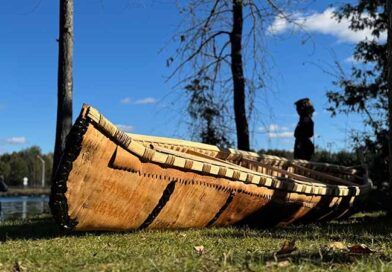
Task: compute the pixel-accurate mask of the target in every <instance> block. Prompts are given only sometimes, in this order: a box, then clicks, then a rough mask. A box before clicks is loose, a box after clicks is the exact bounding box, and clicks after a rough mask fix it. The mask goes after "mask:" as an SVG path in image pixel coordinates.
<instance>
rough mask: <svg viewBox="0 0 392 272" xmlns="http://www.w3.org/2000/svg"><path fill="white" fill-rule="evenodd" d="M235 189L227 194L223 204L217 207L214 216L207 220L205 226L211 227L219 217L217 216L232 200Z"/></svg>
mask: <svg viewBox="0 0 392 272" xmlns="http://www.w3.org/2000/svg"><path fill="white" fill-rule="evenodd" d="M236 193H237V192H236V191H232V192H231V193H230V195H229V197H228V198H227V199H226V202H225V204H223V206H222V207H221V208H220V209H219V211H218V212H217V213H216V214H215V216H214V217H213V218H212V219H211V220H210V222H208V224H207V226H206V227H211V226H212V225H213V224H214V223H215V222H216V220H218V219H219V217H220V216H221V215H222V213H223V212H224V211H225V210H226V209H227V207H229V205H230V203H231V202H232V201H233V198H234V196H235V195H236Z"/></svg>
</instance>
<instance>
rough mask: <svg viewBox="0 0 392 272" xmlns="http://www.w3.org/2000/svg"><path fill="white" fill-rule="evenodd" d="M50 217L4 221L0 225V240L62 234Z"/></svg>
mask: <svg viewBox="0 0 392 272" xmlns="http://www.w3.org/2000/svg"><path fill="white" fill-rule="evenodd" d="M66 234H67V233H66V232H64V231H62V230H60V228H59V227H58V226H57V225H56V223H55V222H54V221H53V219H52V218H50V217H46V218H32V219H26V220H18V221H6V222H4V223H3V224H2V225H0V241H2V242H5V241H6V240H20V239H23V240H36V239H50V238H55V237H59V236H64V235H66Z"/></svg>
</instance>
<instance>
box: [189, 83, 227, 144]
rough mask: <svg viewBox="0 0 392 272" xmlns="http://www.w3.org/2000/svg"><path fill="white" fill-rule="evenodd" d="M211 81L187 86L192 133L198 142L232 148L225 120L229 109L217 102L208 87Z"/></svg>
mask: <svg viewBox="0 0 392 272" xmlns="http://www.w3.org/2000/svg"><path fill="white" fill-rule="evenodd" d="M210 81H211V79H210V78H208V77H203V78H201V79H194V80H193V81H192V82H191V84H188V85H186V86H185V90H186V91H187V94H188V95H189V99H188V101H189V102H188V108H187V111H188V114H189V116H190V117H191V123H190V129H191V133H192V135H193V137H194V140H196V141H199V142H202V143H206V144H212V145H217V146H220V147H230V146H231V145H232V143H231V140H230V138H229V137H230V133H229V132H228V131H227V127H226V124H225V118H224V116H225V114H226V113H227V108H226V107H225V105H224V104H221V103H218V102H217V101H215V98H214V95H213V93H212V91H211V89H210V88H209V85H208V83H209V82H210Z"/></svg>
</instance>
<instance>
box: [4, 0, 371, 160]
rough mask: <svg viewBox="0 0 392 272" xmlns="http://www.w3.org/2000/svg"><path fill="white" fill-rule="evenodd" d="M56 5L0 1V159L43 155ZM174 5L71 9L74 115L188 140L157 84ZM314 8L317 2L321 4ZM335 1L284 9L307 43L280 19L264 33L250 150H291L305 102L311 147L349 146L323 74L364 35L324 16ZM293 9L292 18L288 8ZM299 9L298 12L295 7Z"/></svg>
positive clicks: (355, 121)
mask: <svg viewBox="0 0 392 272" xmlns="http://www.w3.org/2000/svg"><path fill="white" fill-rule="evenodd" d="M57 2H58V1H52V0H36V1H33V0H29V1H26V0H13V1H1V2H0V33H1V36H2V41H1V43H0V60H1V61H0V82H1V84H0V127H1V129H0V153H4V152H12V151H15V150H20V149H23V148H26V147H28V146H31V145H38V146H40V147H41V148H42V150H43V151H44V152H49V151H51V150H52V149H53V144H54V131H55V114H56V91H57V90H56V88H57V83H56V82H57V49H58V48H57V42H56V38H57V36H58V6H57ZM174 2H175V1H164V0H161V1H141V0H140V1H130V0H123V1H121V0H116V1H113V0H112V1H107V0H101V1H98V0H95V1H93V0H84V1H75V47H74V112H75V117H76V115H77V114H78V112H79V110H80V108H81V106H82V104H83V103H88V104H90V105H93V106H95V107H96V108H98V109H99V110H100V111H101V112H102V113H104V114H105V115H106V116H107V117H108V118H109V119H110V120H112V121H113V122H114V123H115V124H118V125H120V126H121V127H122V128H124V129H125V130H130V131H132V132H134V133H141V134H150V135H159V136H169V137H181V138H185V139H189V138H190V135H189V133H188V130H187V127H186V124H185V122H184V104H183V103H182V102H178V100H177V97H178V95H179V93H180V91H179V90H178V89H177V90H176V89H174V88H173V86H174V85H175V82H173V81H169V82H166V76H167V75H168V74H169V73H170V70H169V69H168V68H167V67H166V65H165V64H166V59H167V57H168V56H169V52H168V51H170V50H171V49H173V48H172V46H171V45H170V43H169V46H168V47H166V48H168V49H167V51H165V50H164V51H163V52H160V51H161V49H162V48H164V47H165V45H167V44H168V42H169V41H170V38H171V36H172V35H173V34H174V33H175V30H176V29H177V26H178V24H179V22H180V19H181V18H180V16H179V14H178V11H177V8H176V6H175V4H174ZM321 2H322V3H321ZM331 4H333V5H335V6H338V5H339V4H340V2H337V1H333V2H332V1H311V2H310V3H309V4H307V6H306V9H304V8H303V7H292V10H290V12H295V19H296V20H298V22H300V23H302V24H303V25H304V29H305V30H306V31H307V33H308V34H310V35H311V36H310V37H311V39H310V40H307V41H306V42H305V43H304V40H305V38H306V37H307V36H306V35H305V34H304V33H303V32H301V31H299V30H298V29H296V27H295V26H293V25H290V24H288V23H285V22H283V21H282V20H281V18H278V17H277V18H275V20H274V21H273V22H271V26H270V28H269V32H268V33H266V44H267V46H268V52H269V60H268V63H269V64H268V67H269V77H270V80H268V84H267V86H266V89H265V90H263V91H262V92H260V93H259V94H258V96H257V103H256V108H257V111H258V115H257V119H255V121H254V122H253V123H252V124H253V126H252V131H253V134H252V147H253V148H254V149H260V148H279V149H291V148H292V145H293V137H292V131H293V129H294V127H295V124H296V122H297V116H296V113H295V109H294V107H293V103H294V102H295V101H296V100H297V99H300V98H303V97H310V98H311V99H312V100H313V102H314V104H315V108H316V114H315V116H314V120H315V125H316V127H315V133H316V139H315V141H316V144H317V145H320V146H322V147H324V148H332V149H334V150H339V149H344V148H349V146H350V141H349V133H350V131H351V130H352V129H355V128H361V127H362V124H361V122H360V117H359V116H355V115H353V116H349V117H346V116H339V117H337V118H331V117H330V115H329V114H328V113H327V112H326V111H325V108H326V107H327V106H328V104H327V99H326V96H325V92H326V91H327V90H330V89H333V86H332V84H331V82H332V81H333V77H332V76H331V75H329V74H328V73H326V72H325V71H323V69H322V68H321V67H323V68H325V69H333V68H332V66H333V62H334V61H339V62H341V64H342V65H343V67H345V68H346V69H348V68H349V67H350V65H351V63H350V62H351V60H350V57H351V56H352V49H353V45H354V43H355V42H356V41H358V39H360V38H363V37H364V36H365V35H366V34H367V33H366V32H365V33H353V32H351V31H349V30H348V29H347V25H345V23H344V22H343V23H342V24H337V23H335V22H334V21H333V19H331V18H330V13H331V12H332V10H331V8H330V5H331ZM296 8H298V10H296ZM301 8H302V9H301Z"/></svg>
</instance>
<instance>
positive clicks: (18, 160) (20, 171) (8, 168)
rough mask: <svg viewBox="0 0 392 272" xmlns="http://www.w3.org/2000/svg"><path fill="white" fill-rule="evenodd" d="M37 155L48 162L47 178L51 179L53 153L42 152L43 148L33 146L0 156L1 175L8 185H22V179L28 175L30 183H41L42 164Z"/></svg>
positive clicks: (46, 168)
mask: <svg viewBox="0 0 392 272" xmlns="http://www.w3.org/2000/svg"><path fill="white" fill-rule="evenodd" d="M37 155H39V156H41V157H42V158H43V159H44V160H45V163H46V167H45V178H46V180H48V181H49V180H50V177H51V173H52V162H53V154H51V153H49V154H42V152H41V149H40V148H39V147H37V146H33V147H30V148H27V149H24V150H22V151H19V152H13V153H11V154H8V153H6V154H3V155H1V156H0V175H2V176H4V180H5V182H6V183H7V184H8V185H13V186H19V185H22V179H23V178H24V177H27V178H28V179H29V184H30V185H33V186H34V185H41V174H42V164H41V161H39V160H38V158H37Z"/></svg>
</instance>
